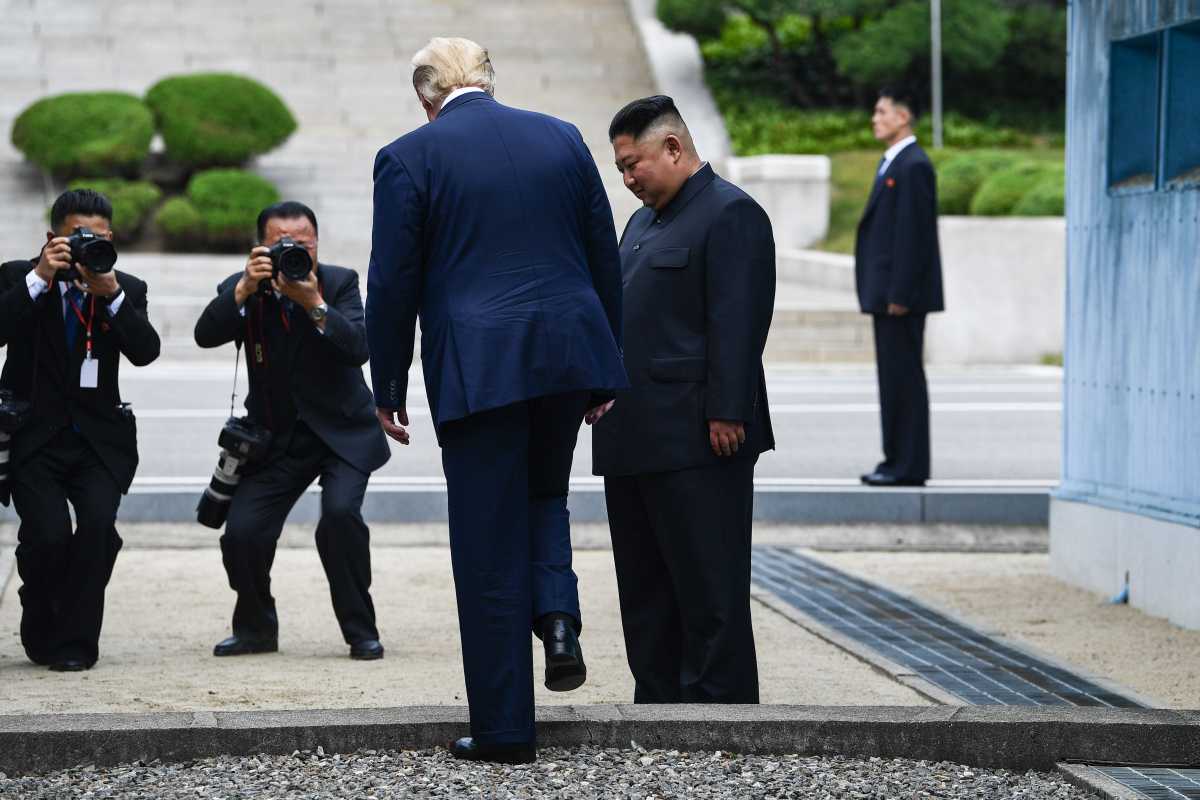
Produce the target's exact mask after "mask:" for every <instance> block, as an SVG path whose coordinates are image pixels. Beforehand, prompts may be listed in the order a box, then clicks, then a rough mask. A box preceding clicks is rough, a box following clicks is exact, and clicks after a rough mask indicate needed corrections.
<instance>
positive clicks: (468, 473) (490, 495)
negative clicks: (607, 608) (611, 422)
mask: <svg viewBox="0 0 1200 800" xmlns="http://www.w3.org/2000/svg"><path fill="white" fill-rule="evenodd" d="M588 398H589V394H588V393H587V392H573V393H568V394H559V395H552V396H548V397H539V398H535V399H532V400H527V401H524V402H520V403H514V404H512V405H508V406H504V407H503V408H498V409H493V410H490V411H483V412H480V413H478V414H472V415H471V416H468V417H465V418H463V419H459V420H453V421H450V422H446V423H444V424H443V425H442V426H441V428H440V431H439V434H440V439H441V445H442V465H443V468H444V469H445V472H446V486H447V494H448V498H447V499H448V503H449V516H450V557H451V560H452V561H453V566H454V586H455V593H456V595H457V598H458V623H459V630H460V634H461V637H462V651H463V670H464V672H465V673H466V684H467V703H468V704H469V706H470V709H471V735H472V736H473V737H474V738H475V740H476V741H477V742H479V743H480V744H485V745H491V744H513V743H533V742H534V740H535V735H534V724H533V654H532V648H531V645H530V633H531V631H532V630H533V622H534V620H536V619H538V618H539V617H541V616H542V615H544V614H548V613H550V612H561V613H564V614H568V615H570V616H571V617H573V618H574V619H575V621H576V623H577V625H578V624H579V623H580V613H579V592H578V588H577V585H576V578H575V573H574V571H573V570H572V568H571V527H570V521H569V515H568V512H567V489H568V481H569V479H570V475H571V459H572V456H573V454H574V450H575V441H576V439H577V437H578V435H579V426H580V423H581V421H582V419H583V414H584V412H585V411H586V410H587V408H586V407H587V404H588Z"/></svg>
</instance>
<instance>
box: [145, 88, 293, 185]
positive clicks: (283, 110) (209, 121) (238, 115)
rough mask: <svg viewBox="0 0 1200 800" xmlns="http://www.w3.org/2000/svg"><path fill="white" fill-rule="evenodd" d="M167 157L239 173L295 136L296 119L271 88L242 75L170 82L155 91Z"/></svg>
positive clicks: (150, 100) (151, 99) (151, 98)
mask: <svg viewBox="0 0 1200 800" xmlns="http://www.w3.org/2000/svg"><path fill="white" fill-rule="evenodd" d="M146 104H147V105H148V106H150V108H151V110H153V112H154V117H155V120H156V121H157V123H158V129H159V131H160V132H161V133H162V137H163V142H164V143H165V145H166V148H167V155H168V156H169V157H170V158H172V159H173V160H175V161H177V162H179V163H181V164H184V165H186V166H189V167H193V168H196V169H201V168H205V167H235V166H239V165H241V164H244V163H246V161H248V160H249V159H251V158H253V157H254V156H256V155H260V154H262V153H266V152H268V151H269V150H273V149H275V148H276V147H278V146H279V145H281V144H283V143H284V142H285V141H287V138H288V137H289V136H291V135H292V132H293V131H295V130H296V118H295V117H293V116H292V112H291V111H289V110H288V107H287V106H286V105H285V104H284V102H283V101H282V100H281V99H280V98H279V96H278V95H276V94H275V93H274V92H272V91H271V90H270V89H268V88H267V87H265V86H263V85H262V84H261V83H258V82H257V81H254V80H251V79H250V78H245V77H242V76H240V75H229V74H224V73H204V74H198V75H180V76H176V77H172V78H166V79H164V80H161V81H159V82H158V83H156V84H155V85H154V86H152V87H150V91H148V92H147V93H146Z"/></svg>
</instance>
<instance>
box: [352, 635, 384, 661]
mask: <svg viewBox="0 0 1200 800" xmlns="http://www.w3.org/2000/svg"><path fill="white" fill-rule="evenodd" d="M350 657H351V658H353V659H354V660H355V661H378V660H379V659H381V658H383V645H381V644H380V643H379V641H378V640H377V639H364V640H363V641H361V642H356V643H355V644H352V645H350Z"/></svg>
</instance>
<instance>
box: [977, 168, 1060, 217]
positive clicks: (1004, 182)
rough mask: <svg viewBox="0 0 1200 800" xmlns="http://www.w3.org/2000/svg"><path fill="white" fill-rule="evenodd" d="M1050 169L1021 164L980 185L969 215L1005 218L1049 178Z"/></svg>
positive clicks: (996, 174)
mask: <svg viewBox="0 0 1200 800" xmlns="http://www.w3.org/2000/svg"><path fill="white" fill-rule="evenodd" d="M1049 170H1050V168H1049V167H1047V165H1045V164H1039V163H1038V162H1036V161H1021V162H1018V163H1017V164H1014V165H1013V166H1011V167H1009V168H1008V169H1005V170H1001V171H1000V172H997V173H995V174H994V175H992V176H991V177H990V178H988V179H987V180H985V181H984V182H983V185H981V186H980V187H979V191H978V192H976V193H975V197H974V199H972V200H971V214H972V215H973V216H978V217H1005V216H1008V215H1009V214H1011V213H1012V211H1013V208H1015V207H1016V205H1017V203H1018V202H1020V200H1021V198H1022V197H1024V196H1025V195H1026V193H1027V192H1029V191H1030V190H1031V189H1033V188H1034V187H1035V186H1037V185H1038V184H1039V183H1041V182H1042V181H1043V180H1045V179H1046V178H1047V177H1048V172H1049Z"/></svg>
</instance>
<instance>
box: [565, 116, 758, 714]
mask: <svg viewBox="0 0 1200 800" xmlns="http://www.w3.org/2000/svg"><path fill="white" fill-rule="evenodd" d="M609 139H610V140H611V141H612V144H613V150H614V153H615V156H616V162H617V168H618V169H619V170H620V171H621V173H622V174H623V175H624V177H625V185H626V187H627V188H629V190H630V191H632V192H633V193H634V194H635V195H637V197H638V198H639V199H640V200H641V201H642V202H643V203H644V204H645V208H643V209H641V210H639V211H638V212H636V213H635V214H634V215H633V217H632V218H631V219H630V220H629V223H628V225H626V227H625V233H624V234H623V236H622V238H621V245H620V250H621V271H622V276H623V280H624V286H625V292H624V308H625V315H624V341H625V366H626V369H627V370H628V373H629V379H630V382H631V384H632V388H630V389H628V390H625V391H619V392H618V393H617V398H616V400H615V403H610V404H609V405H607V406H605V407H603V408H601V409H600V410H599V412H596V411H593V412H592V413H591V414H589V415H588V418H587V421H588V422H589V423H592V424H594V425H595V431H594V436H593V458H594V462H595V463H594V467H595V472H596V474H598V475H603V476H604V491H605V498H606V500H607V504H608V519H609V527H610V528H611V532H612V543H613V556H614V559H615V561H616V568H617V586H618V590H619V593H620V602H621V621H622V624H623V626H624V629H625V646H626V649H627V651H628V657H629V666H630V668H631V670H632V671H633V675H634V678H635V680H636V689H635V691H634V702H637V703H679V702H698V703H756V702H758V666H757V662H756V658H755V652H754V633H753V630H752V628H751V622H750V538H751V527H752V520H753V512H754V466H755V464H756V463H757V461H758V456H759V454H761V453H763V452H764V451H767V450H771V449H774V447H775V439H774V435H773V433H772V430H771V417H770V413H769V411H768V409H767V390H766V379H765V374H764V372H763V365H762V355H763V349H764V347H765V346H766V342H767V331H768V330H769V329H770V327H771V314H772V311H773V309H774V304H775V242H774V238H773V236H772V232H771V222H770V220H769V219H768V218H767V215H766V213H765V212H764V211H763V209H762V208H761V207H760V206H759V205H758V204H757V203H756V202H754V200H752V199H751V198H750V197H749V196H748V195H747V194H746V193H745V192H743V191H742V190H741V189H739V188H737V187H736V186H734V185H733V184H731V183H729V182H728V181H726V180H724V179H722V178H720V177H719V176H718V175H717V174H716V173H715V172H713V169H712V167H711V166H709V165H708V164H706V163H704V162H702V161H701V160H700V157H699V155H698V154H697V153H696V148H695V145H694V144H693V143H692V138H691V135H690V134H689V132H688V129H687V126H686V125H685V124H684V122H683V119H682V118H681V117H680V115H679V112H678V111H677V110H676V108H675V103H674V102H673V101H672V100H671V98H669V97H662V96H657V97H649V98H645V99H643V100H636V101H634V102H633V103H630V104H629V105H627V106H626V107H625V108H623V109H621V111H619V112H618V113H617V115H616V117H615V118H614V119H613V122H612V125H611V126H610V128H609ZM603 412H607V413H603Z"/></svg>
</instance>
